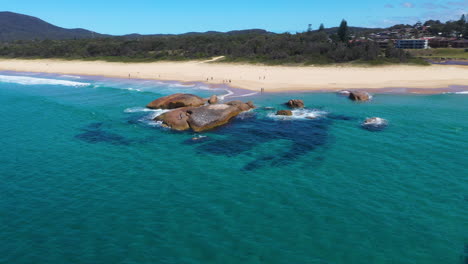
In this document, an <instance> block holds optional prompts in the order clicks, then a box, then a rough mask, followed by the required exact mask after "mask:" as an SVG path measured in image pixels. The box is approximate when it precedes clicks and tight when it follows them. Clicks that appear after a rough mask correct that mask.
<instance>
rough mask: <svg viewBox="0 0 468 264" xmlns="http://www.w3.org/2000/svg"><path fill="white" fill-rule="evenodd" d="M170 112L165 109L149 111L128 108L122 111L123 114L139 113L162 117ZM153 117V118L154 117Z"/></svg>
mask: <svg viewBox="0 0 468 264" xmlns="http://www.w3.org/2000/svg"><path fill="white" fill-rule="evenodd" d="M169 111H170V110H165V109H149V108H145V107H130V108H127V109H125V110H124V112H125V113H139V112H152V113H156V114H157V115H156V116H159V115H162V114H164V113H166V112H169ZM156 116H155V117H156Z"/></svg>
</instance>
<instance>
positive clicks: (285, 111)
mask: <svg viewBox="0 0 468 264" xmlns="http://www.w3.org/2000/svg"><path fill="white" fill-rule="evenodd" d="M276 115H282V116H292V115H293V113H292V111H291V110H279V111H278V112H276Z"/></svg>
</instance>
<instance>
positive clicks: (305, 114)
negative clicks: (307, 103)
mask: <svg viewBox="0 0 468 264" xmlns="http://www.w3.org/2000/svg"><path fill="white" fill-rule="evenodd" d="M292 114H293V115H292V116H280V115H276V112H270V113H268V114H267V116H268V117H269V118H273V119H280V120H290V119H316V118H319V117H323V116H325V115H327V114H328V112H325V111H322V110H317V109H296V110H292Z"/></svg>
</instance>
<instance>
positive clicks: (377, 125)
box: [362, 117, 388, 131]
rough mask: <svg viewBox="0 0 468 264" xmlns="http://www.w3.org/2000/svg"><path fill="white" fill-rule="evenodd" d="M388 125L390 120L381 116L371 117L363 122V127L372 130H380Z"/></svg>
mask: <svg viewBox="0 0 468 264" xmlns="http://www.w3.org/2000/svg"><path fill="white" fill-rule="evenodd" d="M387 125H388V121H387V120H385V119H383V118H380V117H370V118H367V119H366V120H364V122H362V127H363V128H365V129H367V130H370V131H380V130H382V129H384V128H385V127H387Z"/></svg>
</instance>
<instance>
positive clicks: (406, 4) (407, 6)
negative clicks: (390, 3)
mask: <svg viewBox="0 0 468 264" xmlns="http://www.w3.org/2000/svg"><path fill="white" fill-rule="evenodd" d="M401 5H402V6H403V7H404V8H413V7H414V4H413V3H411V2H404V3H402V4H401Z"/></svg>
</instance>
